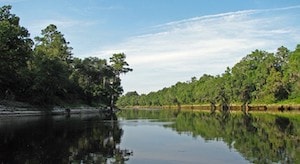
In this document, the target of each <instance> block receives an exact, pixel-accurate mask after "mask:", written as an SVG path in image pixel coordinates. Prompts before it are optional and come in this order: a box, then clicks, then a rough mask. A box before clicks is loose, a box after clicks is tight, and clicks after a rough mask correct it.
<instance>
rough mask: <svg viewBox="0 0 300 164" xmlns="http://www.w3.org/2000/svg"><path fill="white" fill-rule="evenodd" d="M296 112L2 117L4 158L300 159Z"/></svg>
mask: <svg viewBox="0 0 300 164" xmlns="http://www.w3.org/2000/svg"><path fill="white" fill-rule="evenodd" d="M299 127H300V119H299V117H298V115H293V114H265V113H254V114H250V115H243V114H242V113H230V114H228V113H227V114H222V113H215V114H210V113H208V112H183V111H181V112H178V111H172V110H164V111H159V110H153V111H148V110H141V111H137V110H124V111H121V112H120V113H118V114H117V117H114V118H103V117H102V116H100V115H92V114H90V115H71V116H70V117H66V116H38V117H37V116H33V117H0V163H30V164H31V163H33V164H34V163H133V164H135V163H162V164H165V163H174V164H176V163H178V164H179V163H180V164H181V163H191V164H192V163H195V164H196V163H299V160H300V133H299V132H300V129H299Z"/></svg>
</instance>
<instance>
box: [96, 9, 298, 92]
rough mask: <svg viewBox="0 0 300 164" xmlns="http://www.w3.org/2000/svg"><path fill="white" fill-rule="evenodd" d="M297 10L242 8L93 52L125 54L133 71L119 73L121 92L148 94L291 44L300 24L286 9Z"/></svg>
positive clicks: (160, 28) (159, 29)
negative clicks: (121, 84) (246, 56)
mask: <svg viewBox="0 0 300 164" xmlns="http://www.w3.org/2000/svg"><path fill="white" fill-rule="evenodd" d="M299 8H300V6H294V7H288V8H281V9H271V10H247V11H238V12H231V13H223V14H217V15H208V16H203V17H196V18H191V19H186V20H181V21H177V22H170V23H166V24H162V25H158V26H155V27H151V28H150V31H152V33H148V34H145V35H142V36H136V37H132V38H130V39H128V40H127V41H126V42H123V43H121V44H119V45H114V46H113V47H114V48H107V49H102V50H101V51H97V52H94V54H92V55H94V56H95V55H96V56H99V57H103V56H106V55H111V54H112V53H117V52H124V53H125V54H127V61H128V63H129V64H130V65H131V67H133V69H134V71H133V72H132V73H129V74H128V75H126V76H124V77H123V79H124V80H123V85H124V89H125V91H129V90H137V91H138V92H142V93H147V92H149V91H152V90H158V89H162V88H163V87H168V86H170V85H173V84H175V83H176V82H177V81H186V80H189V79H190V77H192V76H198V77H199V76H201V75H202V74H204V73H207V74H214V75H215V74H220V73H222V72H223V71H224V70H225V68H226V67H227V66H230V67H232V66H233V64H235V63H236V62H238V61H239V60H240V59H241V58H242V57H244V56H245V55H246V54H248V53H250V52H251V51H253V50H255V49H263V50H272V51H273V50H275V49H276V48H278V47H279V46H281V45H285V46H295V45H296V44H297V41H299V35H300V30H299V24H297V26H296V27H295V22H293V21H294V20H293V19H290V18H289V17H290V16H291V13H290V12H292V14H294V13H295V12H296V14H298V15H299V13H298V12H297V10H299ZM290 10H292V11H290ZM153 31H155V32H153ZM292 44H293V45H292ZM115 48H117V49H115ZM289 48H290V47H289ZM292 48H293V47H292Z"/></svg>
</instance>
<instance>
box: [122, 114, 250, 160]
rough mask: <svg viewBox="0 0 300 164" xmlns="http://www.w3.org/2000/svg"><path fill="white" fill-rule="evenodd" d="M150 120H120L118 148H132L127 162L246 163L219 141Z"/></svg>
mask: <svg viewBox="0 0 300 164" xmlns="http://www.w3.org/2000/svg"><path fill="white" fill-rule="evenodd" d="M167 124H170V122H154V121H153V120H130V121H126V120H121V121H120V125H121V127H122V129H123V130H124V134H123V137H122V139H121V145H120V147H121V148H126V149H129V150H133V156H132V157H130V160H129V163H163V164H165V163H210V164H212V163H249V162H247V161H245V159H244V158H243V157H242V156H241V155H240V154H239V153H238V152H236V151H235V150H234V149H229V148H228V146H227V145H226V144H225V143H224V142H222V141H209V142H207V141H205V140H204V139H202V138H201V137H198V138H193V137H192V136H190V135H188V134H184V133H182V134H178V133H177V132H175V131H173V130H172V129H170V128H165V127H164V125H167Z"/></svg>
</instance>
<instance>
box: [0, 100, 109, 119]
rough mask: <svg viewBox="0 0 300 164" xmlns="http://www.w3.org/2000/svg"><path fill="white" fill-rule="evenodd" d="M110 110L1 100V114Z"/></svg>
mask: <svg viewBox="0 0 300 164" xmlns="http://www.w3.org/2000/svg"><path fill="white" fill-rule="evenodd" d="M99 112H102V113H105V112H108V109H106V108H97V107H90V106H86V105H82V106H77V107H61V106H54V107H38V106H32V105H30V104H27V103H24V102H17V101H7V100H1V101H0V117H1V116H40V115H70V114H91V113H99Z"/></svg>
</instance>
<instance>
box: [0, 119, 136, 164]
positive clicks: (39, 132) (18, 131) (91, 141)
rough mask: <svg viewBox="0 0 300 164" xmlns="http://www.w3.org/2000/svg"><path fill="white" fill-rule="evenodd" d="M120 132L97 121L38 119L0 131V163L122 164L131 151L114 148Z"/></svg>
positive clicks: (115, 125) (111, 123)
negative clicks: (82, 163)
mask: <svg viewBox="0 0 300 164" xmlns="http://www.w3.org/2000/svg"><path fill="white" fill-rule="evenodd" d="M122 134H123V130H122V129H121V128H120V127H119V125H118V122H116V121H111V120H109V121H104V122H103V121H101V120H100V121H99V118H95V117H91V118H86V119H84V121H82V120H81V119H73V118H70V119H68V120H64V119H60V120H57V119H55V120H54V119H52V118H47V119H40V120H37V121H33V122H29V123H27V124H26V125H22V126H21V125H20V126H19V127H14V126H12V127H11V128H7V127H6V128H1V129H0V163H70V162H75V163H76V162H84V163H97V162H98V163H103V162H106V161H108V160H109V161H111V162H117V163H124V161H126V160H128V158H129V156H130V155H131V152H129V151H128V150H123V149H121V148H119V147H118V145H119V144H120V142H121V136H122Z"/></svg>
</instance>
